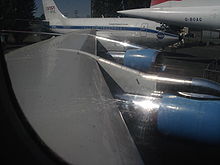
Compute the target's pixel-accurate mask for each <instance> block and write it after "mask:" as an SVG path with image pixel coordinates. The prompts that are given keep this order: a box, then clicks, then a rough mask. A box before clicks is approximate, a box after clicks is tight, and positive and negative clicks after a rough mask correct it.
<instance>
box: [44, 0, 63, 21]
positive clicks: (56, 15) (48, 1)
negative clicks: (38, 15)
mask: <svg viewBox="0 0 220 165" xmlns="http://www.w3.org/2000/svg"><path fill="white" fill-rule="evenodd" d="M42 2H43V8H44V14H45V18H46V21H48V22H49V23H50V24H59V23H61V22H62V20H64V19H65V18H66V17H65V16H64V15H63V14H62V13H61V12H60V10H59V9H58V8H57V6H56V4H55V2H54V1H53V0H42Z"/></svg>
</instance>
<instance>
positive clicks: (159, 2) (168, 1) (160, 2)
mask: <svg viewBox="0 0 220 165" xmlns="http://www.w3.org/2000/svg"><path fill="white" fill-rule="evenodd" d="M172 1H184V0H151V7H152V8H155V7H172V6H173V2H172ZM175 3H176V2H174V4H175Z"/></svg>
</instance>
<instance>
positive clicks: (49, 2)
mask: <svg viewBox="0 0 220 165" xmlns="http://www.w3.org/2000/svg"><path fill="white" fill-rule="evenodd" d="M43 5H44V13H45V16H46V20H47V21H48V22H49V26H50V28H51V30H52V31H54V32H58V33H68V32H72V31H79V30H87V29H95V30H97V35H98V36H101V37H106V38H110V39H115V40H119V41H126V42H131V43H135V44H140V45H145V46H148V47H163V46H167V45H169V44H172V43H175V42H177V41H178V40H179V36H178V35H176V34H172V33H166V32H161V31H158V30H157V29H156V28H157V27H160V23H157V22H154V21H149V20H145V19H135V18H67V17H65V16H63V15H62V13H61V12H60V11H59V9H58V8H57V7H56V4H55V3H54V2H53V0H43Z"/></svg>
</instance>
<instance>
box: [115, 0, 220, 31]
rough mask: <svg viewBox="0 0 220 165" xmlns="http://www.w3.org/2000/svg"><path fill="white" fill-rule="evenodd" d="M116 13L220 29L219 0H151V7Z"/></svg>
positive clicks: (183, 25) (185, 25) (208, 28)
mask: <svg viewBox="0 0 220 165" xmlns="http://www.w3.org/2000/svg"><path fill="white" fill-rule="evenodd" d="M118 13H121V14H125V15H128V16H132V17H140V18H145V19H149V20H152V21H156V22H160V23H165V24H167V25H179V26H182V27H190V28H196V29H206V30H220V23H219V22H220V1H219V0H209V1H207V0H152V2H151V8H142V9H134V10H124V11H119V12H118Z"/></svg>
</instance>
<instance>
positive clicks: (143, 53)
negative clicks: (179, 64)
mask: <svg viewBox="0 0 220 165" xmlns="http://www.w3.org/2000/svg"><path fill="white" fill-rule="evenodd" d="M159 52H160V51H158V50H155V49H135V50H127V51H126V52H125V56H124V65H125V66H127V67H129V68H132V69H136V70H139V71H141V72H146V71H148V70H149V69H150V68H151V67H152V65H153V64H154V63H155V62H156V59H157V56H158V54H159Z"/></svg>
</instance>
